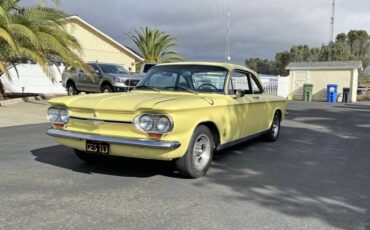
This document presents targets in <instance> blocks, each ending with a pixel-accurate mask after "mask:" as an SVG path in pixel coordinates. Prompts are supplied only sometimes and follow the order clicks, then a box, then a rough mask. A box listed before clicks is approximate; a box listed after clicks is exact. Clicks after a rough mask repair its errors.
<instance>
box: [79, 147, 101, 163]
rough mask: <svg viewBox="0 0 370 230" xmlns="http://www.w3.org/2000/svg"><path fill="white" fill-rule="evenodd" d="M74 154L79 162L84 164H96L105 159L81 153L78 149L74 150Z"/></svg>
mask: <svg viewBox="0 0 370 230" xmlns="http://www.w3.org/2000/svg"><path fill="white" fill-rule="evenodd" d="M74 151H75V154H76V156H77V157H78V158H80V160H82V161H84V162H86V163H96V162H101V161H104V160H106V159H107V157H106V156H101V155H94V154H92V153H87V152H85V151H81V150H78V149H74Z"/></svg>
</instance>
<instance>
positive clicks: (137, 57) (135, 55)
mask: <svg viewBox="0 0 370 230" xmlns="http://www.w3.org/2000/svg"><path fill="white" fill-rule="evenodd" d="M66 19H67V20H71V19H75V20H78V21H80V22H82V23H83V24H85V25H87V26H88V27H90V28H91V29H92V30H94V31H96V32H97V33H98V34H100V35H101V36H103V37H104V38H105V39H107V40H109V41H110V42H112V43H113V44H115V45H117V46H118V47H120V48H121V49H123V50H125V51H126V52H128V53H129V54H131V55H132V56H134V57H135V58H136V59H139V60H140V61H144V58H142V57H140V56H138V55H137V54H136V53H134V52H132V51H131V50H130V49H128V48H127V47H125V46H124V45H122V44H121V43H118V42H117V41H116V40H114V39H113V38H111V37H110V36H108V35H107V34H105V33H104V32H102V31H101V30H99V29H98V28H96V27H95V26H93V25H91V24H90V23H88V22H87V21H85V20H83V19H82V18H80V17H79V16H76V15H73V16H69V17H67V18H66Z"/></svg>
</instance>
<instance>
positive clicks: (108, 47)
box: [66, 21, 135, 71]
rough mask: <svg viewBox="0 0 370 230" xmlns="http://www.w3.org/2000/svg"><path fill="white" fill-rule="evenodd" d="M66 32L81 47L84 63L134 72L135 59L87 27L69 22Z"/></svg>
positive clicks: (76, 22) (75, 22)
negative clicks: (121, 67) (112, 66)
mask: <svg viewBox="0 0 370 230" xmlns="http://www.w3.org/2000/svg"><path fill="white" fill-rule="evenodd" d="M66 30H67V31H68V32H70V33H71V34H72V35H73V36H75V37H76V38H77V40H78V41H79V43H80V44H81V46H82V51H83V53H82V55H81V56H82V58H83V59H84V60H85V61H99V62H106V63H115V64H120V65H123V66H124V67H125V68H126V69H127V70H130V71H135V64H134V63H135V59H134V57H132V55H129V54H127V53H125V52H124V51H122V49H120V48H118V47H117V46H116V45H114V44H113V43H111V42H108V41H107V40H106V39H105V38H103V37H102V36H100V35H99V34H98V33H96V32H95V31H93V30H91V29H90V28H89V27H87V26H85V25H83V24H82V23H79V22H78V21H71V22H69V23H68V24H66Z"/></svg>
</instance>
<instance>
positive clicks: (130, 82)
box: [125, 79, 140, 86]
mask: <svg viewBox="0 0 370 230" xmlns="http://www.w3.org/2000/svg"><path fill="white" fill-rule="evenodd" d="M139 81H140V80H137V79H127V80H126V81H125V85H127V86H136V85H137V84H138V83H139Z"/></svg>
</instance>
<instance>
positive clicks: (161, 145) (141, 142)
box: [46, 128, 181, 149]
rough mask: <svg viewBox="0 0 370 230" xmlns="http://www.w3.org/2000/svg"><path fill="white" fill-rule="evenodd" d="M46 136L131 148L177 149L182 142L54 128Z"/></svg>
mask: <svg viewBox="0 0 370 230" xmlns="http://www.w3.org/2000/svg"><path fill="white" fill-rule="evenodd" d="M46 134H47V135H49V136H52V137H62V138H69V139H78V140H89V141H101V142H106V143H109V144H118V145H131V146H138V147H147V148H158V149H177V148H178V147H180V145H181V144H180V142H178V141H156V140H148V139H130V138H120V137H106V136H99V135H90V134H82V133H74V132H70V131H65V130H59V129H53V128H50V129H48V130H47V131H46Z"/></svg>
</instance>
